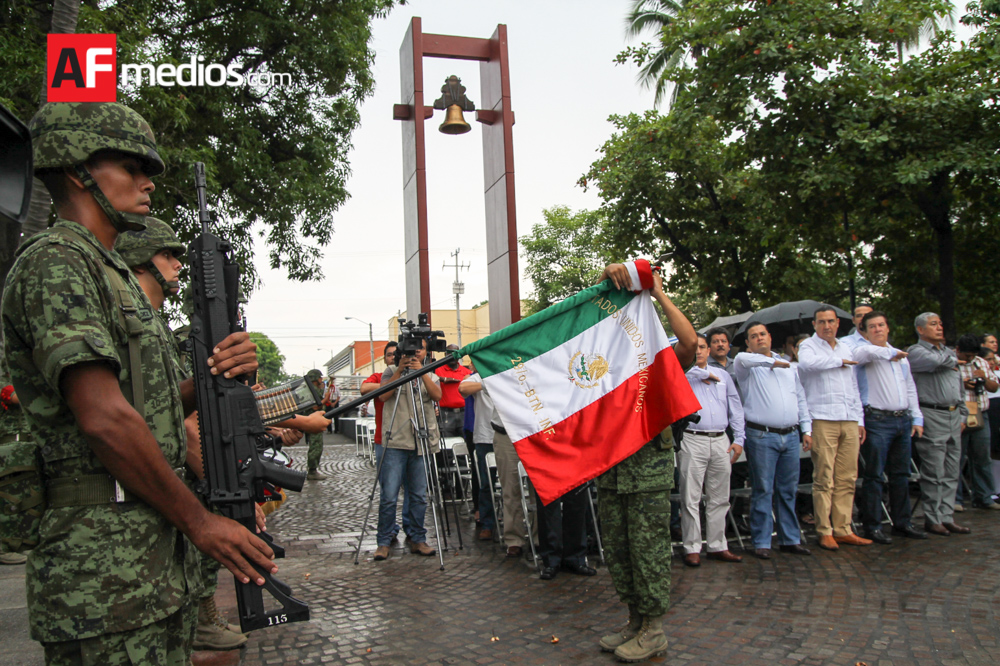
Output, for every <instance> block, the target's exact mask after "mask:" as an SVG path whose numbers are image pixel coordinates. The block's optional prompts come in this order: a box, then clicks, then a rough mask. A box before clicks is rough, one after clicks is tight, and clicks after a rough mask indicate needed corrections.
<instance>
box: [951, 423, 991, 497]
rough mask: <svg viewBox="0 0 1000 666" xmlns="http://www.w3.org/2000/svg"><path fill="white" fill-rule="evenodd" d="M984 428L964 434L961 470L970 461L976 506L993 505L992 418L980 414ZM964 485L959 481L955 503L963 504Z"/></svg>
mask: <svg viewBox="0 0 1000 666" xmlns="http://www.w3.org/2000/svg"><path fill="white" fill-rule="evenodd" d="M980 418H982V420H983V427H982V428H980V429H979V430H973V431H971V432H970V431H969V430H966V431H965V432H963V433H962V462H961V463H960V464H959V469H960V470H964V469H965V461H966V460H968V461H969V476H970V477H971V479H972V488H971V490H972V503H973V504H975V505H976V506H989V505H990V504H993V499H992V498H991V497H990V496H991V495H992V494H993V465H992V463H993V461H992V459H991V458H990V417H989V415H988V414H985V413H983V414H980ZM962 496H963V493H962V483H961V480H959V484H958V492H957V493H956V494H955V501H956V502H958V503H961V502H962Z"/></svg>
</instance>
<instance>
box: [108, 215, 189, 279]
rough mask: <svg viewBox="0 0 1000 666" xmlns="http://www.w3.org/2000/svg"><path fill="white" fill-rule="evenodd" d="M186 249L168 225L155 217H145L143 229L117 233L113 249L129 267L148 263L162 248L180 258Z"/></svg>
mask: <svg viewBox="0 0 1000 666" xmlns="http://www.w3.org/2000/svg"><path fill="white" fill-rule="evenodd" d="M186 249H187V248H186V247H185V245H184V243H182V242H181V241H180V239H179V238H177V234H175V233H174V230H173V229H171V228H170V225H169V224H167V223H166V222H164V221H163V220H158V219H156V218H155V217H146V228H145V229H144V230H143V231H125V232H123V233H120V234H118V240H117V241H115V251H116V252H118V254H120V255H121V258H122V260H124V261H125V265H126V266H128V267H129V268H134V267H136V266H144V265H145V264H148V263H149V262H150V261H152V260H153V256H154V255H156V254H158V253H159V252H161V251H163V250H170V251H171V252H172V253H173V255H174V256H175V257H177V258H178V259H181V258H183V256H184V252H185V250H186Z"/></svg>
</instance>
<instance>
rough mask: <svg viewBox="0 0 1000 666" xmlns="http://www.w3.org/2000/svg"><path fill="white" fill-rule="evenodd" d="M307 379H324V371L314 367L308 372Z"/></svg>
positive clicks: (312, 380)
mask: <svg viewBox="0 0 1000 666" xmlns="http://www.w3.org/2000/svg"><path fill="white" fill-rule="evenodd" d="M306 379H308V380H309V381H311V382H319V381H323V373H322V372H320V371H319V370H316V369H315V368H314V369H312V370H310V371H309V372H307V373H306Z"/></svg>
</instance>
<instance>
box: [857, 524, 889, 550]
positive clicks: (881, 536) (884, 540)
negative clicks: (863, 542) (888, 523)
mask: <svg viewBox="0 0 1000 666" xmlns="http://www.w3.org/2000/svg"><path fill="white" fill-rule="evenodd" d="M864 537H865V538H866V539H871V540H872V541H874V542H875V543H880V544H882V545H883V546H888V545H889V544H890V543H892V537H890V536H889V535H888V534H886V533H885V532H883V531H882V529H881V528H879V529H876V530H865V533H864Z"/></svg>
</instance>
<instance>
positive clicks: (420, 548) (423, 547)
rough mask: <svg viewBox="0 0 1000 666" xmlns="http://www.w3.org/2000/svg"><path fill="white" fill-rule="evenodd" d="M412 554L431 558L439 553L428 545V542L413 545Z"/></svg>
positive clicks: (411, 546) (411, 545) (411, 547)
mask: <svg viewBox="0 0 1000 666" xmlns="http://www.w3.org/2000/svg"><path fill="white" fill-rule="evenodd" d="M410 552H411V553H413V554H414V555H424V556H426V557H430V556H431V555H433V554H434V553H436V552H437V551H436V550H434V549H433V548H431V547H430V546H428V545H427V542H426V541H421V542H420V543H411V544H410Z"/></svg>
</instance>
